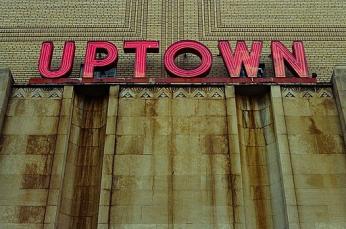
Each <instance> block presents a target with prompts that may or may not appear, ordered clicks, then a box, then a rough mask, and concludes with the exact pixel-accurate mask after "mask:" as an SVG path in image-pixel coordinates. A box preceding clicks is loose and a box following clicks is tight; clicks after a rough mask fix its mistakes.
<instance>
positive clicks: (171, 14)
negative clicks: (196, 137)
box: [0, 0, 346, 84]
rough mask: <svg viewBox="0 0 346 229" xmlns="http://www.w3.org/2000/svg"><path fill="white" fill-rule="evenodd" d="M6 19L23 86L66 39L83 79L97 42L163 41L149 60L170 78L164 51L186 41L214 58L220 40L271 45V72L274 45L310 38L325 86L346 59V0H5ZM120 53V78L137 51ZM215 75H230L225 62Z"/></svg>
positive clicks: (3, 40) (1, 31)
mask: <svg viewBox="0 0 346 229" xmlns="http://www.w3.org/2000/svg"><path fill="white" fill-rule="evenodd" d="M0 14H1V16H2V17H1V19H0V22H1V23H0V66H1V67H9V68H10V69H11V70H12V72H13V75H14V78H15V80H16V83H17V84H23V83H26V82H27V80H28V79H29V78H31V77H38V76H39V75H38V73H37V67H36V66H37V59H38V54H39V48H40V44H41V42H42V41H44V40H52V41H54V42H55V44H56V46H57V49H56V53H55V54H54V56H55V57H58V56H59V55H60V53H61V52H60V51H61V50H60V49H61V47H62V46H61V45H62V44H63V41H65V40H70V39H72V40H76V41H77V54H76V56H77V58H76V62H75V67H74V71H73V73H72V76H73V77H78V76H79V66H80V64H81V62H82V59H83V56H84V47H85V43H86V41H87V40H93V39H101V40H110V41H112V42H114V43H116V45H117V46H118V47H119V49H122V41H123V40H125V39H157V40H160V41H161V52H160V54H150V58H149V63H148V75H150V76H153V77H154V76H164V75H165V72H164V69H163V68H162V55H163V54H162V52H163V50H164V49H165V48H166V47H167V46H168V45H169V44H170V43H172V42H173V41H176V40H180V39H195V40H200V41H202V42H204V43H205V44H206V45H208V46H209V47H210V48H211V49H212V52H213V53H214V54H215V56H216V54H217V53H218V50H217V48H216V47H217V40H219V39H228V40H231V41H236V40H246V41H251V40H257V39H258V40H264V41H265V42H264V44H265V46H264V54H263V57H262V60H261V61H262V62H264V63H266V66H268V68H270V65H271V64H270V62H271V61H270V58H269V57H268V55H269V52H270V50H269V45H270V42H269V41H270V40H273V39H278V40H282V41H283V42H284V43H285V44H286V45H288V46H290V44H291V42H292V41H293V40H303V41H304V42H305V46H306V52H307V54H308V61H309V65H310V72H311V73H312V72H315V73H317V74H318V78H319V80H320V81H329V79H330V76H331V75H332V68H333V66H334V65H336V64H340V63H343V62H344V61H345V60H346V38H345V37H346V36H345V33H346V27H345V24H346V16H345V15H346V2H345V1H340V0H331V1H323V0H311V1H298V0H294V1H280V0H259V1H258V0H257V1H256V0H247V1H241V0H178V1H163V0H161V1H160V0H151V1H149V0H126V1H125V0H121V1H114V0H102V1H97V2H86V1H82V0H73V1H67V0H56V1H54V3H52V2H50V1H35V0H20V1H9V0H4V1H2V4H1V5H0ZM120 55H121V56H120V60H119V64H118V71H117V72H118V76H124V77H127V76H131V75H132V74H133V70H132V66H133V54H126V55H124V54H123V52H122V51H121V50H120ZM184 61H185V62H189V61H191V62H195V58H192V57H191V58H188V59H187V60H184ZM57 62H58V58H56V59H55V61H54V64H55V65H57V64H58V63H57ZM158 63H159V64H158ZM269 72H270V71H269ZM211 75H218V76H219V75H222V76H223V75H225V69H224V67H223V64H222V61H221V60H220V58H218V57H215V58H214V69H213V71H212V72H211Z"/></svg>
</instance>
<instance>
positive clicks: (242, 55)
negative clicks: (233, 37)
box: [219, 41, 263, 77]
mask: <svg viewBox="0 0 346 229" xmlns="http://www.w3.org/2000/svg"><path fill="white" fill-rule="evenodd" d="M262 47H263V43H262V41H254V42H253V43H252V47H251V52H249V50H248V48H247V46H246V43H245V41H237V45H236V47H235V51H234V53H233V52H232V48H231V46H230V44H229V42H228V41H219V50H220V53H221V55H222V59H223V62H224V64H225V65H226V68H227V71H228V74H229V75H230V76H231V77H239V76H240V71H241V67H242V65H243V64H244V68H245V71H246V75H247V76H248V77H257V72H258V66H259V62H260V58H261V54H262Z"/></svg>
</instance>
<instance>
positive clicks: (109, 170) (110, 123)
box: [97, 86, 119, 229]
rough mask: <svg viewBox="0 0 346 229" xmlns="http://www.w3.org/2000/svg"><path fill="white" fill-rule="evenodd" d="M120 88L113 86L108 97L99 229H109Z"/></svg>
mask: <svg viewBox="0 0 346 229" xmlns="http://www.w3.org/2000/svg"><path fill="white" fill-rule="evenodd" d="M118 99H119V86H111V87H110V89H109V97H108V110H107V124H106V137H105V145H104V154H103V165H102V178H101V194H100V204H99V215H98V225H97V227H98V228H99V229H104V228H109V216H110V211H111V208H110V203H111V197H112V186H113V185H112V179H113V163H114V154H115V134H116V126H117V116H118Z"/></svg>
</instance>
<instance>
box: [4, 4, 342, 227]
mask: <svg viewBox="0 0 346 229" xmlns="http://www.w3.org/2000/svg"><path fill="white" fill-rule="evenodd" d="M1 3H2V4H1V5H0V13H1V16H2V17H1V23H0V57H1V58H0V67H1V68H3V67H7V68H9V69H11V72H10V71H9V69H0V131H1V137H0V184H1V185H0V228H9V229H24V228H25V229H27V228H29V229H42V228H44V229H50V228H62V229H65V228H99V229H106V228H114V229H115V228H116V229H142V228H144V229H171V228H176V229H177V228H179V229H180V228H181V229H185V228H186V229H211V228H213V229H215V228H219V229H221V228H222V229H226V228H227V229H228V228H231V229H232V228H234V229H243V228H244V229H245V228H246V229H253V228H256V229H267V228H268V229H271V228H275V229H281V228H282V229H286V228H289V229H298V228H301V229H344V228H346V147H345V143H346V126H345V125H346V124H345V123H346V102H345V101H346V67H345V66H337V67H335V68H334V66H335V65H337V64H342V63H344V60H345V58H346V52H345V48H346V40H345V37H346V36H345V33H346V30H345V26H344V25H345V23H346V16H345V15H346V2H345V1H341V0H330V1H323V0H312V1H298V0H293V1H279V0H270V1H268V0H246V1H245V0H243V1H240V0H176V1H164V0H163V1H159V0H150V1H149V0H119V1H110V0H103V1H82V0H73V1H71V0H55V1H54V2H51V1H35V0H17V1H9V0H3V1H2V2H1ZM183 39H193V40H198V41H201V42H203V43H204V44H205V45H207V46H208V47H209V48H210V49H211V51H212V53H213V68H212V71H211V73H210V74H209V76H226V75H227V73H226V69H225V67H224V65H223V63H222V59H221V58H220V56H218V53H219V51H218V49H217V41H218V40H223V39H226V40H230V41H231V42H232V44H233V45H234V44H235V41H236V40H246V41H247V42H249V43H248V44H250V42H251V41H253V40H263V41H264V48H263V55H262V59H261V62H262V63H265V64H266V73H267V75H269V76H271V75H272V70H271V60H270V57H269V52H270V49H269V46H270V41H271V40H281V41H283V42H284V44H285V45H286V46H287V47H289V46H291V43H292V41H294V40H302V41H303V42H304V44H305V49H306V52H307V59H308V63H309V68H310V73H317V75H318V81H319V82H324V83H326V82H330V80H331V76H332V84H330V83H327V84H316V85H314V86H302V85H290V86H277V85H265V86H258V85H257V86H252V87H249V86H245V87H244V86H232V85H224V86H210V85H209V86H191V85H190V86H189V85H185V86H179V87H178V86H153V85H151V86H149V85H147V86H135V85H126V86H125V85H124V86H117V85H108V86H107V85H104V86H83V87H80V86H60V87H56V86H54V87H53V86H47V87H43V86H40V87H33V86H29V85H26V84H27V82H28V79H30V78H32V77H39V73H38V71H37V61H38V55H39V49H40V45H41V43H42V42H43V41H47V40H51V41H53V42H54V44H55V46H56V50H55V52H54V59H53V63H52V64H53V66H55V67H56V66H57V65H58V64H59V60H60V59H59V57H60V55H61V49H62V45H63V42H64V41H66V40H75V41H76V46H77V50H76V60H75V64H74V65H75V66H74V68H73V72H72V77H79V75H80V65H81V64H82V62H83V58H84V51H85V44H86V42H87V41H89V40H109V41H111V42H114V43H115V44H116V45H117V46H118V49H119V55H120V59H119V63H118V69H117V76H119V77H131V76H132V75H133V62H134V55H133V54H124V53H123V50H122V43H123V41H124V40H159V41H160V53H158V54H153V53H151V54H149V58H148V69H147V75H148V76H150V77H163V76H166V72H165V70H164V68H163V66H162V58H163V51H164V50H165V49H166V48H167V47H168V46H169V45H170V44H171V43H172V42H175V41H177V40H183ZM178 62H179V63H180V65H182V66H185V67H191V66H195V65H196V63H198V59H197V58H196V57H195V56H193V55H190V54H188V55H186V56H184V57H183V56H179V57H178ZM207 77H208V76H207ZM249 88H250V89H251V90H249Z"/></svg>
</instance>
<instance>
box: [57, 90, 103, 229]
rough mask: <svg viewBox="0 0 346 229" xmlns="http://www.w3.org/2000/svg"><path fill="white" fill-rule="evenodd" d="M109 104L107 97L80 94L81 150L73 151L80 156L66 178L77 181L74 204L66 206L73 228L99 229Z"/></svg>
mask: <svg viewBox="0 0 346 229" xmlns="http://www.w3.org/2000/svg"><path fill="white" fill-rule="evenodd" d="M107 101H108V99H107V97H106V96H104V97H97V98H96V97H88V96H80V95H79V96H78V98H76V101H75V104H74V105H75V106H76V107H79V109H80V110H78V109H74V111H73V115H80V116H81V117H80V119H78V120H79V123H77V124H78V125H79V128H80V135H79V143H78V148H77V150H75V151H73V150H72V151H69V153H75V154H76V155H75V160H74V161H73V162H72V163H71V164H70V165H68V167H67V168H66V172H65V179H74V180H73V192H72V193H70V194H68V195H70V197H69V199H72V201H71V202H69V203H65V204H62V205H67V206H70V209H71V210H70V212H69V215H70V216H71V221H72V222H71V225H72V228H97V217H98V205H99V198H100V188H101V173H102V160H103V147H104V143H105V130H106V129H105V125H106V109H105V107H106V106H105V105H106V103H107ZM68 174H74V175H72V176H69V175H68ZM65 182H66V181H65ZM63 201H64V200H63ZM65 201H67V200H65Z"/></svg>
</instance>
